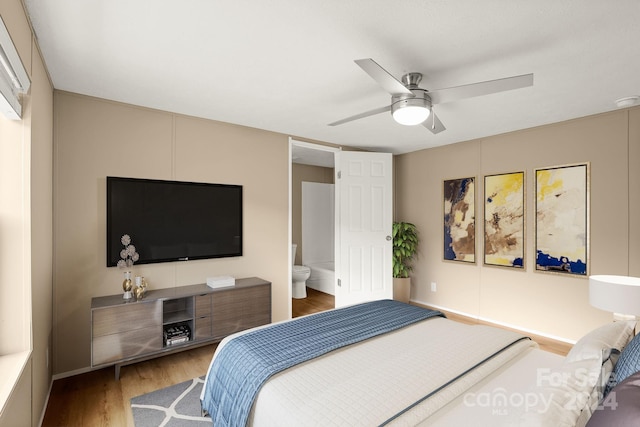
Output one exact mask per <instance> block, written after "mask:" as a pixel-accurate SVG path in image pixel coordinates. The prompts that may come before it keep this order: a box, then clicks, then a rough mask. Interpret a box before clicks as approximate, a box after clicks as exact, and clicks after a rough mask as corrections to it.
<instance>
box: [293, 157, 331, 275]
mask: <svg viewBox="0 0 640 427" xmlns="http://www.w3.org/2000/svg"><path fill="white" fill-rule="evenodd" d="M302 181H307V182H322V183H327V184H333V168H325V167H321V166H310V165H299V164H295V163H294V164H293V165H291V242H292V243H296V244H297V245H298V248H297V250H296V262H295V263H296V264H298V265H299V264H302Z"/></svg>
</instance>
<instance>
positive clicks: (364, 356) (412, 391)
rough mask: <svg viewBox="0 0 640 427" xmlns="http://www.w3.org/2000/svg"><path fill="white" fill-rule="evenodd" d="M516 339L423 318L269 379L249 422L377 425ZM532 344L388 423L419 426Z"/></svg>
mask: <svg viewBox="0 0 640 427" xmlns="http://www.w3.org/2000/svg"><path fill="white" fill-rule="evenodd" d="M517 337H520V335H519V334H516V333H513V332H509V331H505V330H501V329H497V328H492V327H488V326H479V325H475V326H470V325H464V324H460V323H457V322H453V321H450V320H447V319H442V318H435V319H430V320H427V321H424V322H419V323H417V324H415V325H412V326H409V327H406V328H403V329H401V330H398V331H395V332H392V333H389V334H386V335H384V336H380V337H377V338H373V339H369V340H367V341H364V342H362V343H359V344H356V345H352V346H349V347H346V348H343V349H340V350H336V351H333V352H331V353H329V354H327V355H325V356H322V357H319V358H316V359H314V360H311V361H309V362H306V363H303V364H301V365H298V366H296V367H295V368H291V369H288V370H286V371H284V372H281V373H279V374H277V375H275V376H273V377H271V379H269V381H267V383H265V385H264V386H263V387H262V389H261V391H260V392H259V394H258V397H257V398H256V401H255V402H254V406H253V409H252V412H251V415H250V418H249V424H250V425H253V426H256V427H262V426H307V425H317V426H329V425H340V426H344V425H352V426H354V425H362V426H371V425H379V424H381V423H384V422H385V421H387V420H389V419H390V418H392V417H394V416H395V415H396V414H398V413H399V412H401V411H403V410H404V409H405V408H409V407H410V406H412V405H413V404H414V403H415V402H418V401H420V400H421V399H422V398H423V397H425V396H426V395H428V394H430V393H431V392H432V391H434V390H437V389H438V388H440V387H442V386H443V385H445V384H447V383H448V382H449V381H450V380H451V379H452V378H455V377H458V376H460V375H463V374H464V373H465V372H466V371H467V370H469V369H471V368H473V367H474V366H476V365H477V364H479V363H480V362H482V361H484V360H485V359H486V358H487V357H489V356H490V355H492V354H493V353H495V352H496V351H497V350H498V349H500V348H502V347H504V346H505V345H507V344H508V343H510V342H512V341H514V339H517ZM224 344H225V341H223V342H222V343H221V344H220V347H221V346H223V345H224ZM532 346H536V344H535V343H534V342H532V341H530V340H523V341H520V342H519V343H517V344H515V345H513V346H511V347H510V348H508V349H507V350H505V351H503V352H501V353H500V354H499V355H498V356H496V357H493V358H491V359H490V360H488V361H486V362H485V363H482V365H481V366H479V367H477V368H476V369H474V370H472V371H471V372H470V373H467V374H466V375H463V376H462V378H461V379H459V380H458V381H456V382H455V383H453V384H451V385H449V386H446V387H444V388H443V389H442V390H440V391H438V392H437V393H435V394H434V395H433V396H431V397H430V398H428V399H426V400H424V401H423V402H421V403H418V404H416V405H415V406H414V407H412V408H411V409H410V410H408V411H406V412H405V413H403V414H402V415H400V416H399V417H397V418H395V419H393V420H391V421H390V422H389V425H411V426H413V425H416V424H418V423H419V422H421V421H422V420H424V419H426V418H428V417H429V416H430V415H431V414H433V413H434V412H435V411H437V410H438V409H439V408H441V407H442V406H444V405H446V404H447V403H448V402H449V401H451V400H453V399H454V398H455V397H456V396H458V395H460V394H461V393H463V392H464V391H465V390H467V389H468V388H469V387H471V386H473V385H474V384H475V383H477V382H478V381H480V380H482V379H483V378H485V377H486V376H487V375H489V374H490V373H491V372H493V371H494V370H495V369H497V368H498V367H500V366H501V365H503V364H504V363H506V362H507V361H508V360H510V359H512V358H513V357H515V356H516V355H518V354H520V353H521V352H523V351H526V349H528V348H531V347H532Z"/></svg>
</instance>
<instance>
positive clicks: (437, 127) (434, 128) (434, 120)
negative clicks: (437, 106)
mask: <svg viewBox="0 0 640 427" xmlns="http://www.w3.org/2000/svg"><path fill="white" fill-rule="evenodd" d="M422 126H424V127H426V128H427V129H429V130H430V131H431V133H432V134H434V135H435V134H437V133H440V132H442V131H443V130H445V129H447V128H446V127H444V125H443V124H442V122H441V121H440V119H439V118H438V116H436V113H434V112H433V110H431V115H430V116H429V117H427V120H425V121H424V122H422Z"/></svg>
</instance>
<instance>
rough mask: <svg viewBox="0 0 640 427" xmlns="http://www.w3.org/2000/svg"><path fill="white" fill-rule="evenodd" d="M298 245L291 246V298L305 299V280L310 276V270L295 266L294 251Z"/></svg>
mask: <svg viewBox="0 0 640 427" xmlns="http://www.w3.org/2000/svg"><path fill="white" fill-rule="evenodd" d="M297 248H298V245H296V244H295V243H294V244H292V245H291V265H292V266H293V267H292V269H291V282H292V292H291V295H292V296H293V298H298V299H299V298H306V297H307V279H308V278H309V276H310V275H311V269H310V268H309V267H305V266H304V265H295V264H294V263H295V262H296V250H297Z"/></svg>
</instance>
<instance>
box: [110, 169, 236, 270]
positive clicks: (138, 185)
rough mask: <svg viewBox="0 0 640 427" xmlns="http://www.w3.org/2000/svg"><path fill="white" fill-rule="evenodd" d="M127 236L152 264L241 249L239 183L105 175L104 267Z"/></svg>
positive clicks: (230, 254) (114, 258) (231, 254)
mask: <svg viewBox="0 0 640 427" xmlns="http://www.w3.org/2000/svg"><path fill="white" fill-rule="evenodd" d="M124 234H128V235H129V236H130V237H131V243H132V244H133V245H134V246H135V247H136V251H137V253H138V254H139V256H140V259H139V260H138V261H136V263H135V264H150V263H157V262H169V261H186V260H193V259H206V258H222V257H236V256H241V255H242V186H241V185H228V184H208V183H198V182H183V181H164V180H153V179H136V178H118V177H111V176H108V177H107V267H113V266H115V265H117V263H118V261H119V260H120V259H121V257H120V252H121V251H122V249H124V246H123V244H122V242H121V238H122V236H123V235H124Z"/></svg>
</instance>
